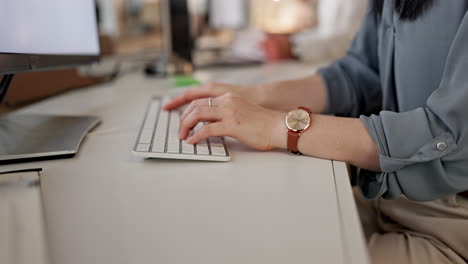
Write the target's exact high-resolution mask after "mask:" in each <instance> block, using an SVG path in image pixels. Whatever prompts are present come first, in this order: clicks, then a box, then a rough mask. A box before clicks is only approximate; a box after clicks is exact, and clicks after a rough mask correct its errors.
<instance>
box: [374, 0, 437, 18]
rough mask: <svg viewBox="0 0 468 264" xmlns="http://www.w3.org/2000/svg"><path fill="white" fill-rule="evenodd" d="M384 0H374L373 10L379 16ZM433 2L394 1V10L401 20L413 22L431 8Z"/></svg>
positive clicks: (419, 0) (423, 0)
mask: <svg viewBox="0 0 468 264" xmlns="http://www.w3.org/2000/svg"><path fill="white" fill-rule="evenodd" d="M384 1H385V0H374V8H375V9H376V11H377V12H378V13H379V14H382V9H383V5H384ZM433 2H434V1H433V0H395V10H396V12H398V14H399V15H400V18H401V19H403V20H415V19H417V18H418V17H420V16H421V15H423V14H424V12H425V11H426V10H427V9H429V7H431V5H432V3H433Z"/></svg>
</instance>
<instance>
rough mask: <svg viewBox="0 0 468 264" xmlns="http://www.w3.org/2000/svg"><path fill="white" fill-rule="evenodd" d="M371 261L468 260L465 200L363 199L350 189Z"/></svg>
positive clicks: (397, 263) (428, 262)
mask: <svg viewBox="0 0 468 264" xmlns="http://www.w3.org/2000/svg"><path fill="white" fill-rule="evenodd" d="M354 194H355V198H356V203H357V206H358V210H359V214H360V217H361V221H362V224H363V228H364V233H365V235H366V239H367V242H368V249H369V255H370V258H371V263H372V264H385V263H391V264H409V263H411V264H413V263H422V264H431V263H434V264H442V263H467V261H468V199H465V198H463V197H461V196H458V195H452V196H449V197H447V198H444V199H440V200H435V201H432V202H424V203H423V202H414V201H410V200H408V199H406V198H399V199H397V200H391V201H390V200H384V199H378V200H374V201H369V200H365V199H364V198H363V197H362V195H361V194H360V193H359V191H358V190H357V189H355V190H354Z"/></svg>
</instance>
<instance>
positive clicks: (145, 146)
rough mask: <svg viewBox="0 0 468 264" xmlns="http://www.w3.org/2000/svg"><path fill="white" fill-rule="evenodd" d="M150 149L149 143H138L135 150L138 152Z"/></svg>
mask: <svg viewBox="0 0 468 264" xmlns="http://www.w3.org/2000/svg"><path fill="white" fill-rule="evenodd" d="M149 149H150V144H138V146H137V149H136V150H137V151H138V152H148V151H149Z"/></svg>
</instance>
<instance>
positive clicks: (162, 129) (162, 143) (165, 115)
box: [151, 109, 169, 152]
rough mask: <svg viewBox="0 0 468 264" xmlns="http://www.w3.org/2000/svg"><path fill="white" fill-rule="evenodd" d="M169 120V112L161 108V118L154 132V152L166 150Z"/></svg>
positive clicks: (152, 147) (152, 148)
mask: <svg viewBox="0 0 468 264" xmlns="http://www.w3.org/2000/svg"><path fill="white" fill-rule="evenodd" d="M168 122H169V112H167V111H164V110H162V109H161V113H159V120H158V124H157V126H156V132H155V133H154V138H153V145H152V146H151V150H152V152H165V147H166V134H167V125H168Z"/></svg>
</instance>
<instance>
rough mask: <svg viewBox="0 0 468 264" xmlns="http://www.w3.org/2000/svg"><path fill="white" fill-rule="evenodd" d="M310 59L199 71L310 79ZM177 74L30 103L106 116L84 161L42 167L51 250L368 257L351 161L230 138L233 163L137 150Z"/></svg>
mask: <svg viewBox="0 0 468 264" xmlns="http://www.w3.org/2000/svg"><path fill="white" fill-rule="evenodd" d="M312 70H313V68H308V67H305V66H304V65H299V64H286V65H270V66H265V67H261V68H248V69H245V68H244V69H239V70H234V69H227V70H218V71H211V72H200V73H197V75H198V77H199V78H200V79H202V80H208V79H212V80H216V81H224V82H231V83H253V82H258V81H265V80H274V79H275V80H277V79H287V78H293V77H300V76H304V75H306V74H309V73H310V72H312ZM167 87H169V83H168V80H158V79H146V78H144V76H143V75H141V74H131V75H127V76H125V77H122V78H121V79H119V80H117V81H116V82H115V83H111V84H105V85H102V86H99V87H93V88H89V89H83V90H78V91H74V92H70V93H67V94H65V95H62V96H58V97H55V98H52V99H49V100H47V101H44V102H42V103H39V104H36V105H34V106H31V107H29V108H27V109H25V110H24V111H26V112H35V113H55V114H57V113H60V114H87V115H96V116H99V117H101V118H102V120H103V124H101V126H100V127H98V128H97V129H96V130H94V131H93V132H92V133H91V134H90V135H89V136H88V137H87V139H86V141H85V142H84V144H83V145H82V147H81V149H80V152H79V154H78V155H77V156H76V157H75V158H73V159H67V160H56V161H48V162H39V163H29V164H18V165H9V166H0V170H11V169H18V168H30V167H42V168H44V172H43V173H42V180H41V188H42V194H43V201H44V207H45V216H46V223H47V227H48V240H49V248H50V251H49V252H50V258H51V260H52V261H53V263H60V264H72V263H77V264H83V263H87V264H91V263H99V264H107V263H109V264H119V263H122V264H124V263H125V264H128V263H164V264H185V263H187V264H188V263H190V264H198V263H199V264H220V263H223V264H230V263H243V264H247V263H255V264H261V263H265V264H275V263H295V264H297V263H359V264H362V263H367V257H366V252H365V247H364V241H363V238H362V236H361V230H360V225H359V221H358V216H357V214H356V209H355V205H354V202H353V197H352V192H351V188H350V185H349V180H348V176H347V172H346V168H345V165H344V164H343V163H341V162H332V161H327V160H320V159H315V158H311V157H304V156H302V157H297V156H292V155H288V154H286V153H283V152H257V151H254V150H252V149H249V148H247V147H245V146H242V145H240V144H239V143H237V142H235V141H234V140H229V143H228V144H229V145H230V149H231V152H232V155H233V160H232V161H231V162H228V163H211V162H192V161H170V160H142V159H139V158H135V157H133V156H132V154H131V149H132V146H133V144H134V140H135V138H136V133H137V130H138V128H139V125H140V122H141V120H142V118H143V113H144V110H145V107H146V104H147V102H148V100H149V98H150V96H151V95H154V94H160V93H164V92H166V91H167V90H168V88H167Z"/></svg>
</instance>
